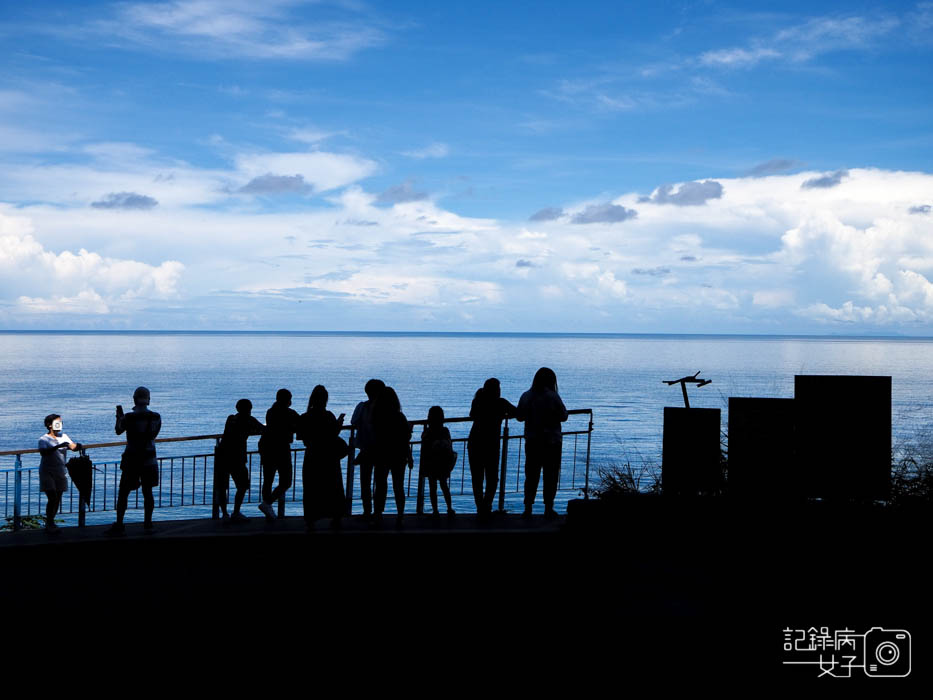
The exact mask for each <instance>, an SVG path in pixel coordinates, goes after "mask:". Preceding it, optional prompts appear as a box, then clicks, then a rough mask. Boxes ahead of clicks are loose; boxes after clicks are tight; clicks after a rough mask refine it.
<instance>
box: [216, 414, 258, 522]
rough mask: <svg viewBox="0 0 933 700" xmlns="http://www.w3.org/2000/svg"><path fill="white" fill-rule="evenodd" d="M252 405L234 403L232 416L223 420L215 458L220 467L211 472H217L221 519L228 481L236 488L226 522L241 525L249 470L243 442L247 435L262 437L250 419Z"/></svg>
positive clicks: (225, 513)
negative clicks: (218, 459)
mask: <svg viewBox="0 0 933 700" xmlns="http://www.w3.org/2000/svg"><path fill="white" fill-rule="evenodd" d="M252 413H253V403H252V401H250V400H249V399H240V400H239V401H237V402H236V413H234V414H232V415H229V416H227V422H226V423H225V424H224V435H223V437H222V438H221V439H220V449H219V450H218V453H217V454H218V457H220V464H215V465H214V468H215V469H217V470H219V475H218V476H219V479H218V481H217V484H218V487H217V500H218V502H219V504H220V509H221V510H222V511H223V514H224V519H226V518H227V517H228V516H227V487H228V486H229V485H230V477H233V483H234V484H235V485H236V494H235V495H234V497H233V514H232V515H230V516H229V517H230V520H231V521H233V522H241V521H244V520H247V519H248V518H247V517H246V516H245V515H243V513H241V512H240V507H241V506H242V505H243V499H244V498H245V496H246V492H247V491H249V469H248V468H247V466H246V461H247V456H246V441H247V440H248V439H249V436H250V435H262V433H263V425H262V423H260V422H259V421H258V420H256V418H255V417H253V415H252Z"/></svg>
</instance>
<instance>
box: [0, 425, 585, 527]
mask: <svg viewBox="0 0 933 700" xmlns="http://www.w3.org/2000/svg"><path fill="white" fill-rule="evenodd" d="M568 413H569V414H570V415H571V416H581V417H585V418H586V419H587V421H586V425H585V426H583V427H579V428H577V429H565V430H564V431H563V432H562V435H563V438H564V443H563V450H562V456H561V469H560V474H559V477H558V491H577V490H582V491H583V493H584V497H586V495H587V494H588V491H589V467H590V451H591V442H592V434H593V411H592V409H588V408H585V409H576V410H572V411H568ZM571 421H573V419H572V418H571ZM410 422H411V424H412V426H413V427H416V426H423V425H425V424H426V423H427V421H426V420H424V419H422V420H414V421H410ZM444 422H445V424H458V423H470V422H472V419H471V418H467V417H462V418H447V419H445V421H444ZM342 430H343V431H347V432H349V439H348V440H347V442H348V444H349V445H350V454H349V455H348V457H347V458H346V459H344V460H343V461H342V462H341V470H342V474H343V477H344V483H345V485H346V490H345V494H346V499H347V504H346V512H347V513H352V512H353V504H354V502H360V500H361V496H360V491H361V490H360V486H359V480H358V479H357V478H356V475H355V471H356V462H355V458H356V454H357V450H356V449H355V447H354V444H353V442H354V440H353V438H354V435H355V426H352V425H348V426H344V427H343V428H342ZM221 437H222V436H221V435H194V436H189V437H177V438H158V439H156V442H157V443H180V442H192V441H213V442H214V444H213V446H212V448H211V449H210V451H206V450H203V451H201V452H200V453H197V454H185V455H178V456H164V457H159V458H158V464H159V485H158V486H156V487H154V488H153V496H154V499H155V507H156V508H157V509H158V508H163V509H164V508H190V507H193V506H194V507H199V508H202V509H208V508H210V511H211V517H214V518H217V517H218V516H219V509H220V506H219V502H218V499H217V494H216V493H215V488H214V459H215V454H216V449H217V443H218V441H219V439H220V438H221ZM412 438H413V439H412V440H411V441H410V443H409V453H408V459H409V462H408V465H409V471H408V474H407V477H406V486H405V491H406V494H405V496H406V501H407V500H408V499H409V498H410V497H411V495H412V481H413V480H414V481H415V494H416V503H415V512H417V513H421V512H423V507H424V500H425V495H426V494H425V481H426V477H425V476H424V475H422V474H420V469H419V468H418V465H419V463H420V459H419V458H420V450H421V440H420V439H419V438H420V436H419V437H418V438H416V437H415V435H413V436H412ZM571 439H572V443H571V442H570V440H571ZM467 440H468V438H467V437H466V436H458V437H453V438H452V442H453V443H454V450H455V451H456V452H457V463H456V465H455V466H454V468H453V471H452V472H451V474H450V478H449V482H448V483H449V485H450V491H451V495H452V496H460V497H465V496H467V495H468V494H472V480H471V478H470V475H469V467H468V460H467ZM524 440H525V437H524V435H523V434H522V435H512V434H510V430H509V420H508V419H506V420H505V421H504V423H503V429H502V433H501V441H502V442H501V447H500V473H499V486H498V506H499V509H500V510H504V509H505V498H506V495H507V494H519V493H521V492H522V489H523V483H522V475H523V472H524ZM571 444H572V449H569V448H570V446H571ZM125 445H126V443H125V442H109V443H95V444H89V445H83V449H84V450H85V451H93V450H99V449H109V448H119V447H123V446H125ZM304 451H305V448H304V447H295V448H293V449H292V475H293V479H292V485H291V486H290V488H289V489H288V492H287V493H286V494H285V495H284V496H283V497H282V498H281V499H279V503H278V510H279V515H280V516H281V515H283V514H284V509H285V503H286V502H287V501H292V502H295V501H300V500H301V499H302V496H303V490H302V479H301V468H302V461H303V460H302V459H299V456H300V455H301V454H302V453H304ZM38 452H39V450H38V449H29V450H10V451H6V452H0V458H3V457H12V458H13V460H14V464H13V466H12V468H9V467H6V468H4V467H0V482H2V494H0V495H2V507H3V515H4V517H5V518H6V519H8V520H12V527H13V529H14V530H15V529H19V528H20V527H21V523H22V519H23V517H26V516H33V515H41V514H42V513H43V506H42V503H41V500H42V497H43V494H42V493H41V492H40V491H39V479H38V464H34V465H24V462H23V457H24V456H27V455H34V454H38ZM254 467H255V468H254ZM247 469H248V471H249V479H250V481H249V483H250V489H249V491H248V492H247V496H246V499H245V500H244V502H245V503H257V502H258V501H259V500H260V498H261V496H260V494H261V493H262V487H263V483H264V482H263V478H264V477H263V473H262V472H263V470H262V469H261V468H260V464H259V453H258V451H257V450H249V451H248V452H247ZM119 481H120V460H119V459H116V460H107V461H102V462H95V463H94V471H93V472H92V488H91V498H90V510H91V511H92V512H105V511H111V510H115V509H116V503H117V495H118V490H119V489H118V486H119ZM228 482H229V479H228ZM222 488H226V489H227V490H228V491H229V483H228V484H226V485H224V486H223V487H222ZM141 502H142V498H141V497H140V495H139V490H137V491H136V492H135V496H133V495H132V494H131V496H130V502H129V504H128V508H129V509H138V508H141V507H142V504H141ZM86 510H87V507H86V506H85V503H84V501H83V500H82V499H81V498H80V496H79V494H78V493H77V489H76V488H74V487H73V486H72V488H69V490H68V493H67V494H66V496H65V498H63V499H62V504H61V507H60V510H59V513H60V514H74V513H75V512H77V513H78V525H79V526H83V525H84V523H85V514H86Z"/></svg>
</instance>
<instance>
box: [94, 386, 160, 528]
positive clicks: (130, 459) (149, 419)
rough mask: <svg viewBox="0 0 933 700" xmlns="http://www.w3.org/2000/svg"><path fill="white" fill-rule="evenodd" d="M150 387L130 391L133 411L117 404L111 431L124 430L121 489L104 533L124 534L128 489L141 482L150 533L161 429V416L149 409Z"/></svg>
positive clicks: (157, 481) (146, 520)
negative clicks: (112, 519) (113, 517)
mask: <svg viewBox="0 0 933 700" xmlns="http://www.w3.org/2000/svg"><path fill="white" fill-rule="evenodd" d="M149 398H150V395H149V390H148V389H147V388H146V387H144V386H141V387H139V388H138V389H136V391H134V392H133V404H134V406H133V410H132V411H130V412H129V413H126V414H125V413H123V406H117V421H116V425H115V426H114V430H115V432H116V434H117V435H122V434H123V433H124V432H125V433H126V450H125V451H124V452H123V459H121V460H120V469H121V471H122V473H121V474H120V488H119V491H118V493H117V522H115V523H114V524H113V526H112V527H111V528H110V529H109V530H107V534H108V535H111V536H114V535H117V536H118V535H123V534H124V533H125V528H124V526H123V516H124V515H125V514H126V507H127V502H128V501H129V496H130V492H131V491H135V490H136V489H138V488H139V487H140V485H142V487H143V504H144V506H145V514H146V515H145V522H144V524H143V528H144V530H145V532H146V534H151V533H152V532H153V529H152V511H153V510H154V509H155V499H154V498H153V496H152V489H153V487H155V486H158V485H159V462H158V460H157V459H156V448H155V439H156V436H158V434H159V431H160V430H161V429H162V416H160V415H159V414H158V413H156V412H155V411H150V410H149Z"/></svg>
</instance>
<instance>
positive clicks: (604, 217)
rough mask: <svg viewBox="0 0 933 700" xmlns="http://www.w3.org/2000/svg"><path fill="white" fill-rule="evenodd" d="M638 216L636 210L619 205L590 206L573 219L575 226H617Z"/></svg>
mask: <svg viewBox="0 0 933 700" xmlns="http://www.w3.org/2000/svg"><path fill="white" fill-rule="evenodd" d="M637 216H638V212H637V211H635V210H634V209H626V208H625V207H623V206H620V205H618V204H590V205H589V206H588V207H587V208H586V209H584V210H583V211H581V212H578V213H577V214H574V216H573V218H571V220H570V221H571V223H574V224H601V223H606V224H615V223H618V222H620V221H627V220H629V219H634V218H635V217H637Z"/></svg>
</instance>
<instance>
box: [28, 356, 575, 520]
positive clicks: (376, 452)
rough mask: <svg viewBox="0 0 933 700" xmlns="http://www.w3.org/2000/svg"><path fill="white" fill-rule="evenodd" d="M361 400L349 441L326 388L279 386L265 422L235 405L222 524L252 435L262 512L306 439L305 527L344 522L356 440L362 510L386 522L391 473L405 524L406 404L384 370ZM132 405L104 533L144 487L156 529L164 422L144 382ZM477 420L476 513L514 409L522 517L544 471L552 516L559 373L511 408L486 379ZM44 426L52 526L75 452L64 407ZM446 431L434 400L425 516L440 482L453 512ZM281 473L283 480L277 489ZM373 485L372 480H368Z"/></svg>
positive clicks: (491, 490) (120, 416) (243, 485)
mask: <svg viewBox="0 0 933 700" xmlns="http://www.w3.org/2000/svg"><path fill="white" fill-rule="evenodd" d="M365 392H366V396H367V398H366V400H365V401H361V402H360V403H359V404H358V405H357V406H356V409H355V410H354V412H353V417H352V418H351V423H352V425H353V426H354V428H355V438H354V443H355V444H354V445H353V446H352V447H351V446H349V445H348V444H347V443H346V442H345V441H344V440H343V439H342V438H341V437H340V431H341V428H342V427H343V423H344V418H345V416H344V414H342V413H341V414H340V415H339V416H334V414H333V413H332V412H331V411H328V410H327V401H328V393H327V389H326V388H325V387H323V386H322V385H320V384H319V385H317V386H315V387H314V389H313V390H312V391H311V396H310V398H309V399H308V409H307V411H305V413H303V414H301V415H299V414H298V412H297V411H295V410H294V409H293V408H291V404H292V394H291V392H290V391H289V390H288V389H279V391H278V392H277V393H276V397H275V403H273V404H272V406H271V407H270V408H269V410H268V411H266V422H265V425H263V424H262V423H261V422H259V421H258V420H257V419H256V418H255V417H254V416H253V415H252V408H253V405H252V403H251V402H250V400H249V399H240V400H239V401H237V403H236V413H234V414H232V415H230V416H229V417H228V418H227V421H226V423H225V425H224V432H223V436H222V437H221V439H220V442H219V444H218V448H217V453H216V459H215V466H214V478H215V481H214V490H215V503H216V504H217V505H218V506H219V508H220V510H221V511H222V515H223V518H224V520H225V521H230V522H238V521H242V520H246V519H247V517H246V516H245V515H243V513H242V512H241V507H242V504H243V500H244V498H245V496H246V492H247V491H248V490H249V488H250V479H249V470H248V467H247V440H248V438H249V437H250V436H252V435H259V436H260V438H259V455H260V460H261V464H262V471H263V487H262V501H261V503H260V504H259V506H258V507H259V510H260V511H262V513H263V515H264V516H265V517H266V519H267V520H274V519H275V517H276V513H275V511H274V509H273V505H274V504H275V503H276V502H277V501H278V500H279V499H280V498H282V497H283V496H284V495H285V493H286V492H287V491H288V489H289V488H290V487H291V485H292V477H293V469H292V443H293V442H294V440H295V439H296V438H297V439H299V440H301V441H302V442H303V443H304V445H305V454H304V462H303V466H302V491H303V505H304V518H305V522H306V524H307V527H308V528H309V529H310V528H311V527H312V526H313V524H314V522H315V521H316V520H319V519H321V518H329V519H330V520H331V523H332V525H333V526H334V527H339V525H340V522H341V518H342V517H343V516H344V515H346V514H347V513H346V498H345V495H344V487H343V479H342V473H341V469H340V462H341V460H342V459H343V458H344V457H346V456H347V455H348V454H349V453H350V450H351V449H357V450H358V453H357V456H356V459H355V463H356V464H357V465H358V467H359V471H360V486H361V489H360V490H361V494H362V500H363V516H364V517H365V518H367V519H371V520H372V521H373V522H374V524H376V525H377V526H381V523H382V514H383V511H384V509H385V503H386V499H387V497H388V488H389V477H390V476H391V478H392V491H393V494H394V496H395V508H396V524H397V525H399V526H400V525H401V523H402V520H403V516H404V512H405V482H404V479H405V467H406V466H413V465H412V462H411V454H410V449H409V444H410V442H411V437H412V424H411V423H410V422H409V421H408V418H407V417H406V416H405V414H404V413H403V412H402V407H401V403H400V401H399V398H398V394H397V393H396V392H395V390H394V389H393V388H392V387H389V386H386V384H385V382H383V381H382V380H380V379H370V380H369V381H368V382H366V386H365ZM133 401H134V406H133V410H132V411H131V412H130V413H126V414H124V412H123V408H122V406H117V409H116V425H115V431H116V434H117V435H121V434H123V433H124V432H125V433H126V449H125V451H124V453H123V456H122V458H121V463H120V468H121V472H122V473H121V476H120V485H119V490H118V496H117V521H116V523H114V524H113V526H112V527H111V528H110V529H109V530H108V531H107V534H111V535H120V534H123V533H124V525H123V517H124V514H125V512H126V508H127V501H128V497H129V494H130V493H131V492H132V491H135V490H136V489H138V488H139V487H140V486H142V488H143V502H144V512H145V519H144V531H145V532H147V533H149V532H152V527H153V526H152V511H153V508H154V499H153V494H152V489H153V487H155V486H158V483H159V468H158V461H157V459H156V449H155V438H156V437H157V436H158V434H159V430H160V428H161V425H162V421H161V417H160V416H159V414H158V413H155V412H154V411H151V410H150V409H149V401H150V392H149V390H148V389H146V388H145V387H139V388H138V389H137V390H136V391H135V392H134V394H133ZM470 418H472V419H473V426H472V428H471V430H470V434H469V438H468V440H467V453H468V456H469V464H470V474H471V479H472V484H473V498H474V500H475V502H476V511H477V513H478V514H479V515H480V517H488V516H490V515H491V514H492V512H493V502H494V499H495V495H496V488H497V486H498V482H499V458H500V443H501V429H502V421H503V420H504V419H506V418H515V419H516V420H518V421H521V422H524V423H525V474H526V476H525V496H524V506H525V510H524V515H525V516H530V515H531V508H532V505H533V504H534V501H535V496H536V493H537V490H538V482H539V480H540V478H541V473H542V471H543V473H544V506H545V517H548V518H553V517H555V516H556V515H557V514H556V512H555V510H554V497H555V494H556V492H557V482H558V475H559V471H560V459H561V423H562V422H563V421H566V420H567V409H566V408H565V407H564V403H563V401H561V398H560V395H559V393H558V389H557V376H556V375H555V374H554V372H553V370H551V369H549V368H547V367H542V368H541V369H539V370H538V371H537V373H536V374H535V377H534V381H533V382H532V385H531V388H530V389H529V390H528V391H526V392H525V393H523V394H522V396H521V398H520V399H519V401H518V405H517V406H515V405H513V404H511V403H510V402H509V401H508V400H506V399H505V398H503V397H502V396H501V389H500V385H499V380H498V379H495V378H492V379H488V380H487V381H486V382H485V383H484V384H483V386H482V387H481V388H480V389H478V390H477V392H476V394H475V395H474V397H473V402H472V405H471V407H470ZM45 425H46V428H47V430H48V433H47V434H46V435H43V436H42V438H40V440H39V451H40V453H41V455H42V461H41V463H40V467H39V479H40V488H41V490H42V491H44V492H45V493H46V495H47V497H48V507H47V509H46V527H47V529H48V530H49V531H50V532H54V531H56V530H57V529H58V528H57V527H56V526H55V523H54V517H55V514H56V512H57V510H58V507H59V504H60V503H61V497H62V493H63V492H64V491H65V490H66V489H67V480H66V479H65V474H64V465H65V453H66V452H67V450H69V449H71V450H80V449H81V445H80V444H77V443H74V442H72V441H71V439H70V438H69V437H68V436H67V435H65V434H64V432H63V431H62V421H61V416H59V415H57V414H50V415H49V416H47V417H46V419H45ZM457 458H458V455H457V453H456V452H455V451H454V449H453V441H452V439H451V436H450V431H449V430H448V429H447V428H446V427H445V425H444V410H443V409H442V408H441V407H440V406H432V407H431V408H430V410H429V411H428V417H427V423H426V425H425V427H424V430H423V431H422V434H421V463H420V471H421V475H422V476H423V477H424V478H426V479H427V480H428V482H429V484H430V492H429V493H430V499H431V508H432V515H434V516H435V517H437V516H438V515H439V512H438V501H437V489H438V487H440V490H441V492H442V494H443V496H444V502H445V504H446V507H447V514H448V516H449V517H452V516H453V515H454V514H455V511H454V509H453V507H452V504H451V495H450V486H449V484H448V480H449V477H450V474H451V472H452V470H453V469H454V467H455V465H456V463H457ZM276 475H278V483H277V485H276V486H275V488H273V487H272V484H273V481H274V480H275V478H276ZM231 478H232V479H233V482H234V486H235V494H234V500H233V512H232V513H228V511H227V498H226V492H227V488H228V487H229V483H230V479H231ZM373 483H374V484H375V487H374V488H373V487H372V486H371V484H373Z"/></svg>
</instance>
